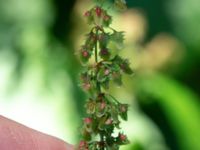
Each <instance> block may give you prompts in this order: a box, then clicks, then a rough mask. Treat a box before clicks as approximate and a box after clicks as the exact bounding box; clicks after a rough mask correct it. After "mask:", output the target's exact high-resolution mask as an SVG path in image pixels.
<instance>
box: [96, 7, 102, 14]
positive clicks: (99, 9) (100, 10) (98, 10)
mask: <svg viewBox="0 0 200 150" xmlns="http://www.w3.org/2000/svg"><path fill="white" fill-rule="evenodd" d="M95 11H96V15H97V16H98V17H101V14H102V9H101V8H100V7H98V6H97V7H96V9H95Z"/></svg>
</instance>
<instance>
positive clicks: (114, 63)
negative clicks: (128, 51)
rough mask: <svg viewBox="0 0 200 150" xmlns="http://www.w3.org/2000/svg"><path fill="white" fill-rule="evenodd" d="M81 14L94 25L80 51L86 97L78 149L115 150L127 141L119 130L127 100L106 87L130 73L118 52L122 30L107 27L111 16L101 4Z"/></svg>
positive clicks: (82, 80) (127, 64) (82, 81)
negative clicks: (116, 95) (119, 97)
mask: <svg viewBox="0 0 200 150" xmlns="http://www.w3.org/2000/svg"><path fill="white" fill-rule="evenodd" d="M116 1H117V2H119V0H116ZM84 16H85V17H86V19H87V21H88V23H89V24H90V25H93V27H92V29H91V31H90V32H89V33H88V34H87V35H86V40H85V42H84V44H83V45H82V46H81V49H80V51H79V54H80V59H81V62H82V63H83V64H84V66H85V68H84V71H83V72H82V73H81V75H80V79H81V86H82V88H83V89H84V90H85V91H87V93H88V95H89V99H88V101H87V102H86V104H85V108H86V113H87V117H85V118H84V119H83V126H82V128H81V135H82V139H81V141H80V143H79V145H78V150H118V149H119V147H120V145H124V144H128V143H129V141H128V139H127V136H126V135H125V134H124V133H122V132H120V129H121V128H120V121H121V120H125V121H126V120H127V111H128V104H122V103H120V102H119V101H118V100H116V99H115V98H114V97H113V96H112V95H110V94H109V93H108V92H107V91H108V89H109V84H110V81H113V82H114V83H116V84H117V85H121V84H122V74H123V73H126V74H132V73H133V71H132V70H131V68H130V67H129V62H128V60H127V59H124V58H122V57H120V56H119V54H118V53H119V51H120V50H121V49H123V47H124V46H123V41H124V32H118V31H116V30H114V29H112V28H111V27H110V24H111V22H112V18H111V16H110V15H108V13H107V11H106V10H104V9H103V8H102V7H100V6H95V7H93V8H92V9H90V10H89V11H87V12H85V13H84ZM105 29H106V31H105ZM108 29H109V31H110V32H108ZM92 58H94V60H95V62H94V63H93V64H92V65H91V64H89V63H88V62H89V60H90V59H92ZM116 132H118V133H117V134H116Z"/></svg>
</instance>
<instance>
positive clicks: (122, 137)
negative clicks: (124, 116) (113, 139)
mask: <svg viewBox="0 0 200 150" xmlns="http://www.w3.org/2000/svg"><path fill="white" fill-rule="evenodd" d="M119 139H120V140H121V141H125V140H126V139H127V137H126V135H124V134H122V133H119Z"/></svg>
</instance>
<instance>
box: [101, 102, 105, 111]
mask: <svg viewBox="0 0 200 150" xmlns="http://www.w3.org/2000/svg"><path fill="white" fill-rule="evenodd" d="M105 107H106V103H105V102H102V103H101V105H100V109H101V110H103V109H104V108H105Z"/></svg>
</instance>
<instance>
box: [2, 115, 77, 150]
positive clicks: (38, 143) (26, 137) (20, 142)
mask: <svg viewBox="0 0 200 150" xmlns="http://www.w3.org/2000/svg"><path fill="white" fill-rule="evenodd" d="M0 150H74V148H73V146H72V145H70V144H68V143H66V142H64V141H62V140H60V139H58V138H55V137H52V136H49V135H46V134H43V133H41V132H38V131H36V130H33V129H31V128H28V127H26V126H24V125H22V124H19V123H17V122H15V121H12V120H10V119H7V118H5V117H3V116H1V115H0Z"/></svg>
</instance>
